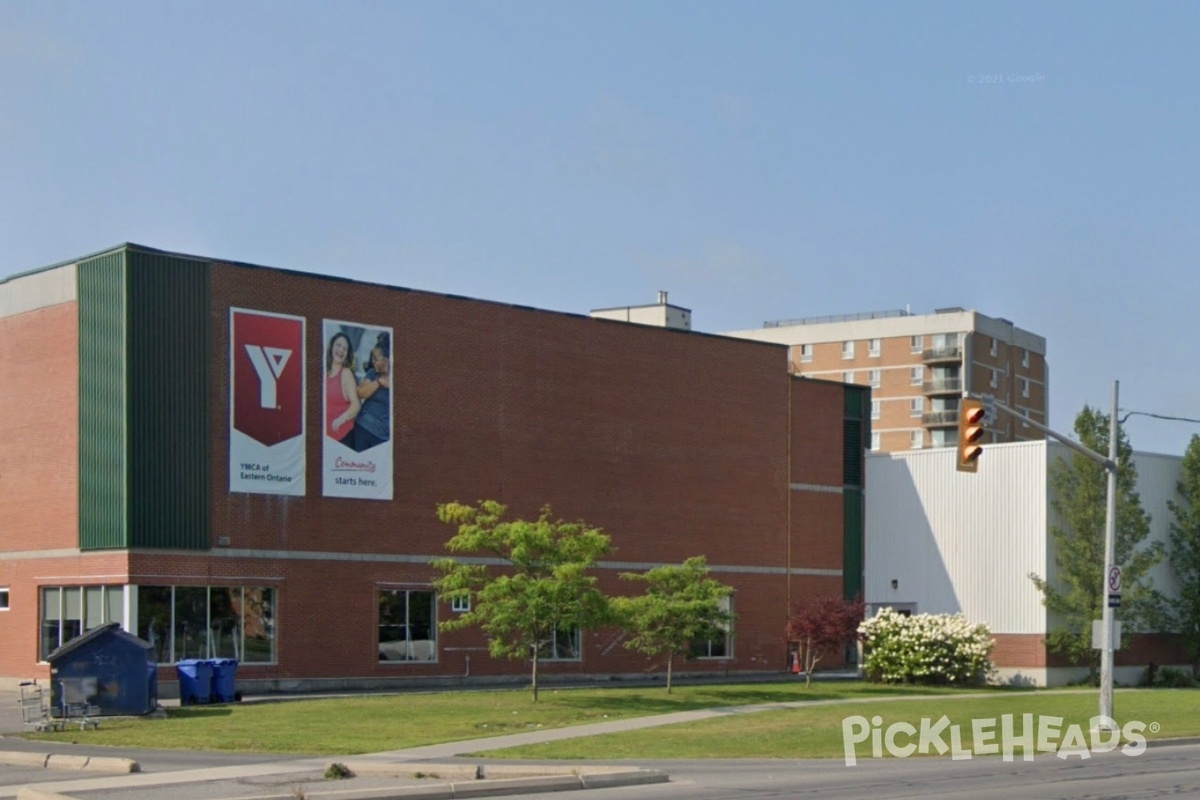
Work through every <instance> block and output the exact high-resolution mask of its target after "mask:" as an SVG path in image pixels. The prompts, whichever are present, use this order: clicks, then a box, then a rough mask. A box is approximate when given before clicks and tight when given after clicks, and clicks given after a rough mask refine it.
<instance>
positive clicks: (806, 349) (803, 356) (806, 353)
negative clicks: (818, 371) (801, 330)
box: [800, 344, 813, 362]
mask: <svg viewBox="0 0 1200 800" xmlns="http://www.w3.org/2000/svg"><path fill="white" fill-rule="evenodd" d="M812 353H813V346H812V345H811V344H802V345H800V360H801V361H804V362H808V361H812Z"/></svg>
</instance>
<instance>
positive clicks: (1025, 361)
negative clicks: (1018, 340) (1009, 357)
mask: <svg viewBox="0 0 1200 800" xmlns="http://www.w3.org/2000/svg"><path fill="white" fill-rule="evenodd" d="M1021 366H1022V367H1028V366H1029V351H1028V350H1022V351H1021Z"/></svg>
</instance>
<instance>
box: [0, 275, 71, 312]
mask: <svg viewBox="0 0 1200 800" xmlns="http://www.w3.org/2000/svg"><path fill="white" fill-rule="evenodd" d="M74 299H75V265H74V264H67V265H65V266H62V267H55V268H54V269H44V270H41V271H39V272H31V273H29V274H27V275H18V276H16V277H13V278H9V279H7V280H0V317H10V316H13V315H16V314H23V313H24V312H26V311H33V310H35V309H39V308H45V307H47V306H53V305H58V304H59V303H66V302H68V301H70V300H74Z"/></svg>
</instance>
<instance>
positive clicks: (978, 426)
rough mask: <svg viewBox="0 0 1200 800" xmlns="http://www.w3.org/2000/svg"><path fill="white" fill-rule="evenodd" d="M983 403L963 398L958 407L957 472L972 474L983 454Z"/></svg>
mask: <svg viewBox="0 0 1200 800" xmlns="http://www.w3.org/2000/svg"><path fill="white" fill-rule="evenodd" d="M982 438H983V401H981V400H974V399H972V398H969V397H964V398H963V399H962V403H961V404H960V405H959V407H958V471H959V472H974V471H975V470H976V469H978V468H979V456H980V454H982V453H983V445H982V444H980V443H979V440H980V439H982Z"/></svg>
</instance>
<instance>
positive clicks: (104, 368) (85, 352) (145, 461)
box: [78, 246, 209, 550]
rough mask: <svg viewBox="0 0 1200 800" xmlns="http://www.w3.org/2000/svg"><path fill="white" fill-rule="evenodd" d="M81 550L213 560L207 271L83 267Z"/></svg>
mask: <svg viewBox="0 0 1200 800" xmlns="http://www.w3.org/2000/svg"><path fill="white" fill-rule="evenodd" d="M78 283H79V291H78V298H79V300H78V302H79V443H80V444H79V547H80V549H81V550H104V549H122V548H131V547H150V548H182V549H208V546H209V538H208V464H207V454H208V410H207V406H208V362H209V354H208V265H207V263H205V262H199V261H193V260H189V259H182V258H176V257H172V256H168V255H165V254H161V253H156V252H147V251H143V250H140V249H139V248H137V247H130V246H124V247H121V248H120V249H118V250H115V251H113V252H111V253H105V254H103V255H100V256H96V257H95V258H91V259H88V260H86V261H83V262H81V263H80V265H79V278H78Z"/></svg>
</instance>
